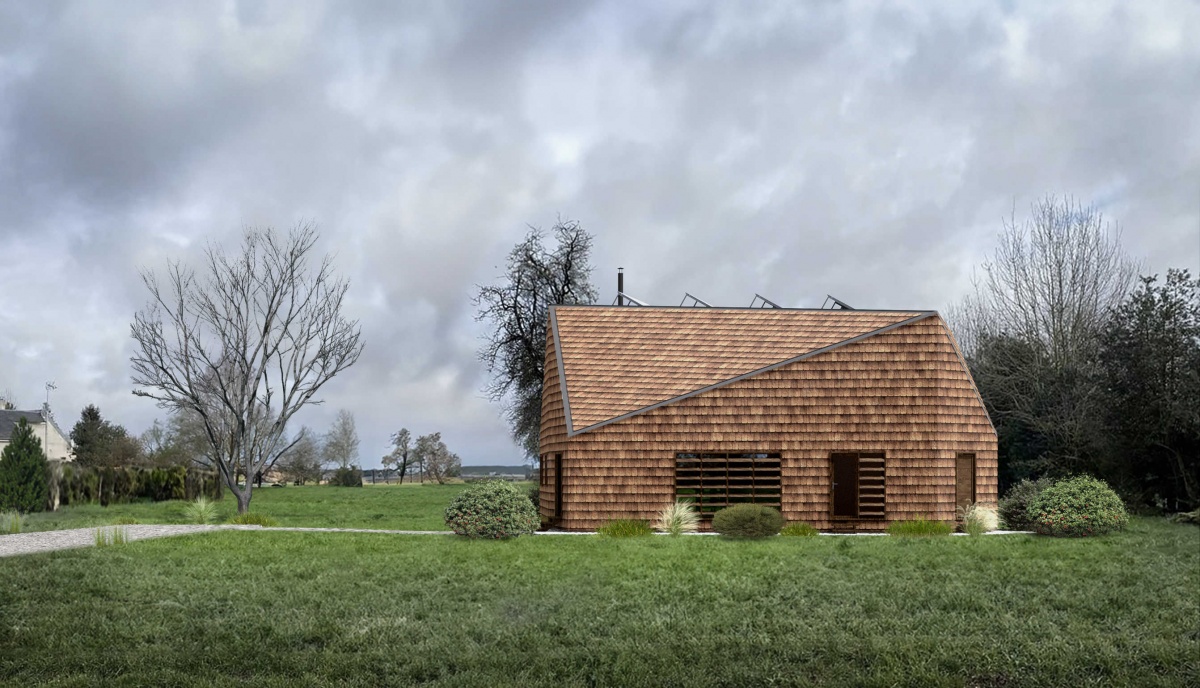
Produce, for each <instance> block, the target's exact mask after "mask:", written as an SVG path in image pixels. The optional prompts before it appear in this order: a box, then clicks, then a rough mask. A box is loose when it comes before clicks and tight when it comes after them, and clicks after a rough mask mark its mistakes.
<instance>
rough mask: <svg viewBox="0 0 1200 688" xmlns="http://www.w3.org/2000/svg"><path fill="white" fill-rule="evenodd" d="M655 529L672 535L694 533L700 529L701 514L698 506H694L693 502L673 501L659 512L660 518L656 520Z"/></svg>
mask: <svg viewBox="0 0 1200 688" xmlns="http://www.w3.org/2000/svg"><path fill="white" fill-rule="evenodd" d="M654 529H655V530H661V531H662V532H664V533H670V534H671V535H681V534H683V533H694V532H696V531H697V530H700V514H699V513H697V512H696V507H694V506H692V503H691V502H687V501H678V502H673V503H671V504H668V505H667V506H665V507H663V510H662V511H660V512H658V520H657V521H655V522H654Z"/></svg>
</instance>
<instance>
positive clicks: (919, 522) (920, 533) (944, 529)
mask: <svg viewBox="0 0 1200 688" xmlns="http://www.w3.org/2000/svg"><path fill="white" fill-rule="evenodd" d="M887 532H888V535H897V536H899V537H938V536H941V535H949V534H950V533H953V532H954V526H952V525H950V524H949V523H945V522H942V521H931V520H929V519H924V518H914V519H912V520H908V521H893V522H892V523H890V524H888V528H887Z"/></svg>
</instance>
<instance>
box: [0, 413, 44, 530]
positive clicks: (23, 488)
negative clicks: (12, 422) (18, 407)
mask: <svg viewBox="0 0 1200 688" xmlns="http://www.w3.org/2000/svg"><path fill="white" fill-rule="evenodd" d="M49 472H50V469H49V466H48V465H47V463H46V455H45V454H44V453H42V441H41V440H40V439H38V438H37V435H35V434H34V433H33V428H31V427H29V421H27V420H25V418H23V417H22V418H21V419H20V420H18V421H17V426H16V427H15V428H13V432H12V436H11V438H10V441H9V444H8V446H6V447H4V451H3V452H0V509H4V510H9V509H12V510H16V511H20V512H21V513H23V514H28V513H30V512H32V511H44V510H45V509H46V502H48V501H49V499H50V481H49Z"/></svg>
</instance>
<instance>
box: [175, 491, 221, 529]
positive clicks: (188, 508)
mask: <svg viewBox="0 0 1200 688" xmlns="http://www.w3.org/2000/svg"><path fill="white" fill-rule="evenodd" d="M183 517H184V519H186V520H187V521H189V522H191V523H199V524H201V525H206V524H209V523H212V522H213V521H215V520H217V504H216V502H213V501H211V500H209V499H208V497H204V496H200V497H197V498H196V501H194V502H188V503H187V504H185V505H184V507H183Z"/></svg>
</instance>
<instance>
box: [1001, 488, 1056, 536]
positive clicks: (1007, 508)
mask: <svg viewBox="0 0 1200 688" xmlns="http://www.w3.org/2000/svg"><path fill="white" fill-rule="evenodd" d="M1053 484H1054V480H1053V479H1052V478H1038V479H1037V480H1029V479H1028V478H1026V479H1025V480H1022V481H1021V482H1019V483H1017V484H1016V485H1013V486H1012V487H1010V488H1009V489H1008V492H1007V493H1006V494H1005V495H1004V499H1001V500H1000V509H999V511H1000V521H1001V523H1003V524H1004V527H1005V528H1007V529H1008V530H1033V516H1032V514H1030V513H1029V504H1030V502H1032V501H1033V500H1034V499H1037V496H1038V495H1040V494H1041V493H1042V490H1044V489H1046V488H1047V487H1050V486H1051V485H1053Z"/></svg>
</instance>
